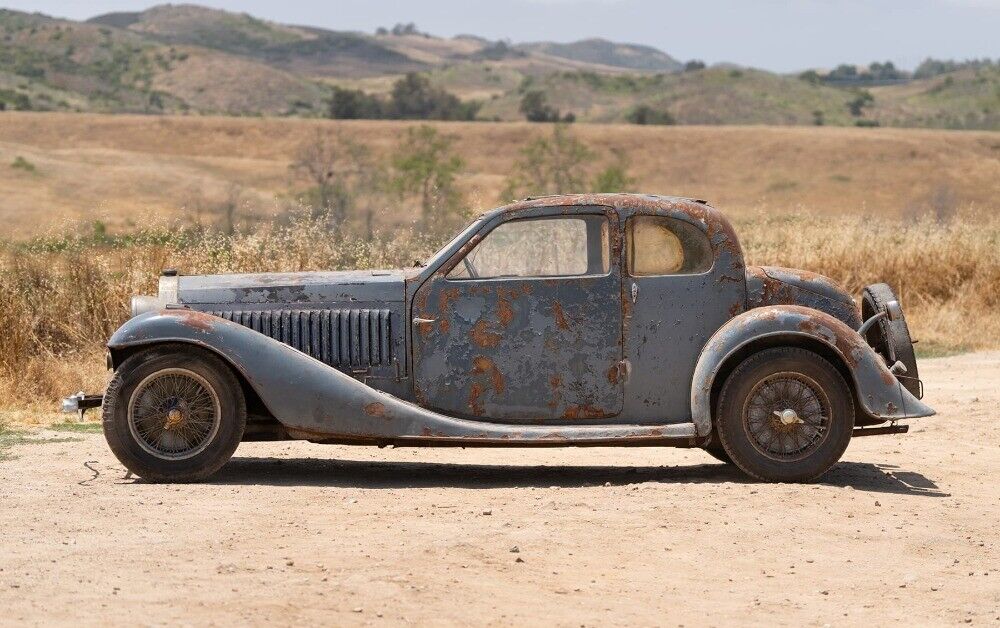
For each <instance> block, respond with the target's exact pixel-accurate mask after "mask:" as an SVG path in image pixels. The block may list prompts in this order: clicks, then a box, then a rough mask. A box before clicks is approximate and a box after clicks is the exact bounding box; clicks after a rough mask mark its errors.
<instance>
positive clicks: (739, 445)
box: [716, 347, 854, 482]
mask: <svg viewBox="0 0 1000 628" xmlns="http://www.w3.org/2000/svg"><path fill="white" fill-rule="evenodd" d="M716 429H717V430H718V434H719V441H720V443H721V444H722V446H723V448H724V449H725V451H726V453H727V454H729V457H730V458H731V459H732V461H733V463H734V464H736V466H738V467H739V468H740V469H741V470H742V471H743V472H745V473H746V474H748V475H750V476H752V477H754V478H756V479H758V480H764V481H767V482H811V481H814V480H816V479H818V478H819V477H820V476H821V475H823V474H824V473H826V472H827V471H828V470H829V469H830V468H831V467H832V466H833V465H834V464H836V463H837V461H838V460H840V457H841V456H842V455H843V453H844V450H846V449H847V445H848V443H849V442H850V440H851V432H852V430H853V429H854V401H853V397H852V395H851V391H850V389H849V388H848V386H847V383H846V382H845V381H844V378H843V377H842V376H841V375H840V373H839V372H838V371H837V369H836V368H834V367H833V365H832V364H830V363H829V362H827V361H826V360H825V359H823V358H822V357H821V356H819V355H817V354H816V353H813V352H812V351H807V350H805V349H800V348H797V347H777V348H773V349H766V350H764V351H760V352H758V353H755V354H753V355H752V356H750V357H748V358H747V359H745V360H744V361H743V362H742V363H740V364H739V366H737V367H736V369H735V370H734V371H733V372H732V373H731V374H730V375H729V377H728V378H727V379H726V381H725V383H724V384H723V387H722V391H721V394H720V395H719V401H718V405H717V408H716Z"/></svg>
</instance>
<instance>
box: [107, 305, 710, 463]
mask: <svg viewBox="0 0 1000 628" xmlns="http://www.w3.org/2000/svg"><path fill="white" fill-rule="evenodd" d="M174 342H177V343H187V344H192V345H196V346H199V347H202V348H204V349H207V350H209V351H212V352H214V353H215V354H216V355H218V356H219V357H221V358H222V359H224V360H225V361H226V362H228V363H229V364H230V365H231V366H232V367H233V369H234V370H236V371H237V372H238V373H239V374H241V375H242V376H243V378H244V379H245V380H246V382H247V383H248V384H249V385H250V387H251V388H253V390H254V391H255V392H256V393H257V395H258V396H259V397H260V399H261V401H262V402H263V403H264V405H265V406H266V407H267V409H268V411H269V412H270V413H271V414H272V415H273V416H274V418H275V419H277V420H278V421H279V422H280V423H281V424H282V425H284V426H285V427H286V428H287V429H288V431H289V433H290V434H291V435H292V436H293V437H295V438H306V439H310V440H330V439H338V440H342V441H346V442H375V443H379V442H418V443H441V442H443V441H451V442H456V441H457V442H460V443H462V444H469V445H475V444H497V445H504V444H515V443H516V444H520V445H543V446H544V445H563V444H580V445H587V444H589V445H596V444H620V443H622V442H624V441H630V442H633V443H637V444H643V443H646V444H662V443H663V442H665V441H670V440H683V441H685V442H689V441H690V440H691V439H692V438H693V436H694V430H693V429H691V428H690V426H688V427H685V426H679V425H662V426H647V425H613V426H570V427H550V426H541V425H506V424H498V423H487V422H481V421H470V420H466V419H459V418H455V417H449V416H445V415H442V414H438V413H436V412H432V411H430V410H427V409H426V408H421V407H420V406H417V405H415V404H412V403H409V402H407V401H404V400H402V399H400V398H398V397H395V396H393V395H390V394H388V393H385V392H382V391H379V390H375V389H374V388H371V387H369V386H367V385H366V384H364V383H362V382H360V381H358V380H356V379H354V378H353V377H351V376H350V375H347V374H345V373H342V372H340V371H338V370H337V369H335V368H333V367H331V366H328V365H326V364H324V363H323V362H320V361H319V360H316V359H315V358H312V357H310V356H308V355H306V354H304V353H302V352H300V351H298V350H296V349H293V348H292V347H289V346H288V345H286V344H283V343H281V342H278V341H277V340H274V339H272V338H269V337H267V336H265V335H263V334H261V333H258V332H256V331H254V330H252V329H249V328H247V327H244V326H243V325H240V324H238V323H234V322H231V321H227V320H225V319H222V318H219V317H216V316H212V315H210V314H206V313H204V312H197V311H193V310H185V309H168V310H161V311H159V312H149V313H147V314H142V315H140V316H137V317H135V318H133V319H131V320H129V321H128V322H126V323H125V324H124V325H123V326H122V327H121V328H120V329H118V331H116V332H115V333H114V335H112V336H111V339H110V340H109V341H108V348H109V349H110V350H111V351H112V353H114V352H117V351H121V350H124V349H130V348H136V347H143V346H151V345H155V344H162V343H174Z"/></svg>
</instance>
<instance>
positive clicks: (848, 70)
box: [826, 63, 858, 81]
mask: <svg viewBox="0 0 1000 628" xmlns="http://www.w3.org/2000/svg"><path fill="white" fill-rule="evenodd" d="M857 77H858V69H857V68H856V67H854V66H853V65H847V64H846V63H841V64H840V65H838V66H837V67H835V68H834V69H832V70H830V73H829V74H827V75H826V80H828V81H843V80H852V79H856V78H857Z"/></svg>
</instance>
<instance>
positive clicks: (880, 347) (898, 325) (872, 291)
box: [861, 283, 920, 397]
mask: <svg viewBox="0 0 1000 628" xmlns="http://www.w3.org/2000/svg"><path fill="white" fill-rule="evenodd" d="M893 301H895V302H896V303H899V299H898V298H897V297H896V294H895V293H894V292H893V291H892V288H890V287H889V285H888V284H884V283H876V284H872V285H870V286H868V287H867V288H865V289H864V292H862V294H861V318H863V319H864V320H868V319H869V318H871V317H872V316H875V315H876V314H879V313H882V312H884V313H885V314H886V315H885V317H883V318H882V319H881V320H879V321H878V322H877V323H875V324H874V325H872V326H871V327H870V328H869V329H868V331H867V332H866V333H865V340H866V341H867V342H868V344H869V345H871V347H872V348H873V349H875V351H876V352H877V353H878V354H879V355H881V356H882V358H883V359H885V363H886V365H887V366H890V367H891V366H892V365H893V364H895V363H896V362H897V361H898V362H902V364H903V366H905V367H906V372H905V373H897V374H896V377H897V378H898V379H899V381H900V383H902V384H903V388H906V390H908V391H910V392H911V393H912V394H913V395H914V396H915V397H920V379H919V375H918V374H917V357H916V355H915V353H914V351H913V340H912V339H911V338H910V329H909V327H907V325H906V317H905V316H903V311H902V308H898V309H897V310H896V312H895V314H894V318H895V320H890V316H889V307H890V304H891V303H892V302H893Z"/></svg>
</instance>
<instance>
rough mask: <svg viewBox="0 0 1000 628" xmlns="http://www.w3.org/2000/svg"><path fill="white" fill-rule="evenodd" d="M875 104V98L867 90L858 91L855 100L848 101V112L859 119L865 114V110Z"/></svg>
mask: <svg viewBox="0 0 1000 628" xmlns="http://www.w3.org/2000/svg"><path fill="white" fill-rule="evenodd" d="M873 104H875V97H874V96H872V93H871V92H870V91H868V90H867V89H861V90H857V91H856V92H855V96H854V98H852V99H851V100H849V101H847V110H848V111H850V112H851V115H852V116H854V117H858V116H860V115H862V114H863V113H864V108H865V107H869V106H871V105H873Z"/></svg>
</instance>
